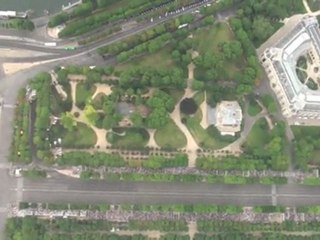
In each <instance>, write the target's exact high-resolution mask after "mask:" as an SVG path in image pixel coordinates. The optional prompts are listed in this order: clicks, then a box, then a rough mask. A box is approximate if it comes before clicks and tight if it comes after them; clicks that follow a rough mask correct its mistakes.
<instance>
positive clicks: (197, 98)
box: [193, 92, 204, 107]
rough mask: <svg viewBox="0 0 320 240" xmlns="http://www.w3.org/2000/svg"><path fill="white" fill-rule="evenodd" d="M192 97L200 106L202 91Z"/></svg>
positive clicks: (202, 96)
mask: <svg viewBox="0 0 320 240" xmlns="http://www.w3.org/2000/svg"><path fill="white" fill-rule="evenodd" d="M193 99H194V101H195V102H196V103H197V105H198V107H200V105H201V103H202V102H203V101H204V92H197V93H196V94H195V95H194V96H193Z"/></svg>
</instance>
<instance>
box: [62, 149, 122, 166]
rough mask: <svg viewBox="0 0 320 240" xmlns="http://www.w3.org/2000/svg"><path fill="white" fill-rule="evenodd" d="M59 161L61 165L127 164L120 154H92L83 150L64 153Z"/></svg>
mask: <svg viewBox="0 0 320 240" xmlns="http://www.w3.org/2000/svg"><path fill="white" fill-rule="evenodd" d="M57 162H58V164H59V165H68V166H78V165H82V166H90V167H99V166H106V167H123V166H126V165H127V163H126V162H125V160H124V159H123V158H122V157H121V156H120V155H113V154H107V153H103V152H96V153H94V154H90V153H87V152H81V151H78V152H67V153H64V154H63V155H62V156H61V157H60V158H59V159H58V161H57Z"/></svg>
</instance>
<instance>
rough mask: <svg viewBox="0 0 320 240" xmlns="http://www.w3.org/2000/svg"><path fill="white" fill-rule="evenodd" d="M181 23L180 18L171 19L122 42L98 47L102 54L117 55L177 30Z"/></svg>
mask: <svg viewBox="0 0 320 240" xmlns="http://www.w3.org/2000/svg"><path fill="white" fill-rule="evenodd" d="M179 25H180V21H179V19H177V21H175V20H170V21H168V22H166V23H163V24H159V25H158V26H156V27H154V28H151V29H148V30H146V31H144V32H142V33H140V34H136V35H134V36H130V37H128V38H127V39H126V40H124V41H121V42H116V43H113V44H110V45H107V46H104V47H101V48H99V49H98V53H99V54H100V55H104V54H112V55H116V54H119V53H121V52H123V51H128V50H130V49H132V48H134V47H135V46H138V45H140V44H142V43H144V42H147V41H149V40H151V39H154V38H156V37H158V36H160V35H163V34H165V33H168V32H172V31H175V30H176V29H177V28H178V26H179Z"/></svg>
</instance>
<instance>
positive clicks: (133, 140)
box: [107, 128, 149, 149]
mask: <svg viewBox="0 0 320 240" xmlns="http://www.w3.org/2000/svg"><path fill="white" fill-rule="evenodd" d="M113 131H114V132H113V133H112V132H111V133H109V134H108V135H107V138H108V141H109V142H110V143H111V144H112V146H114V147H120V148H127V149H136V148H144V146H145V145H146V144H147V142H148V140H149V134H148V132H147V131H146V130H145V129H143V128H114V129H113Z"/></svg>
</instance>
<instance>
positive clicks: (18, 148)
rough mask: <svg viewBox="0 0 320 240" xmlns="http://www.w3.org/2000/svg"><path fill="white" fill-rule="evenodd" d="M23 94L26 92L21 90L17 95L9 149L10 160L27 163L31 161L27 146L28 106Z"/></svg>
mask: <svg viewBox="0 0 320 240" xmlns="http://www.w3.org/2000/svg"><path fill="white" fill-rule="evenodd" d="M25 94H26V91H25V90H24V89H23V90H21V91H20V92H19V95H18V106H17V108H16V110H15V126H14V135H13V142H12V147H11V151H12V155H11V160H12V161H21V162H24V163H29V162H31V160H32V156H31V155H32V154H31V149H30V146H29V145H30V142H29V140H30V139H29V138H30V135H29V127H30V126H29V125H30V116H29V114H30V105H29V103H28V102H27V101H26V99H25Z"/></svg>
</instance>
